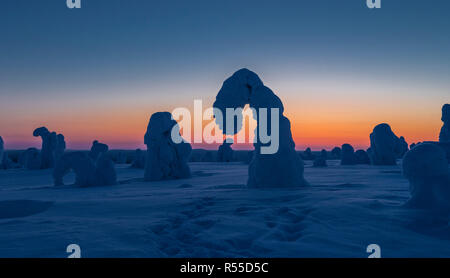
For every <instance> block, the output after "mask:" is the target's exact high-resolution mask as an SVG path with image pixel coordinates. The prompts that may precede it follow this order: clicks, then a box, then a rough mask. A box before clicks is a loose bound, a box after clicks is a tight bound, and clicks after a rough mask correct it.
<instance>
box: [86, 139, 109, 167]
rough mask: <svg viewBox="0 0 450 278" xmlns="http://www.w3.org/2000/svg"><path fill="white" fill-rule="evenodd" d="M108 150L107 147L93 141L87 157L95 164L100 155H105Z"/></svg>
mask: <svg viewBox="0 0 450 278" xmlns="http://www.w3.org/2000/svg"><path fill="white" fill-rule="evenodd" d="M108 150H109V147H108V145H106V144H103V143H100V142H98V141H97V140H95V141H94V142H92V147H91V151H90V152H89V157H90V158H91V159H92V160H93V161H94V162H95V161H97V159H98V157H99V156H100V155H101V154H102V153H106V152H107V151H108Z"/></svg>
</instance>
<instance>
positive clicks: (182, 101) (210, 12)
mask: <svg viewBox="0 0 450 278" xmlns="http://www.w3.org/2000/svg"><path fill="white" fill-rule="evenodd" d="M81 2H82V8H81V9H73V10H71V9H68V8H67V7H66V0H2V2H1V4H0V136H2V137H3V139H4V141H5V147H6V148H7V149H23V148H28V147H38V146H39V145H40V139H39V138H35V137H33V136H32V132H33V130H34V129H35V128H37V127H40V126H46V127H48V129H49V130H51V131H55V132H58V133H63V134H64V135H65V137H66V141H67V146H68V148H69V149H87V148H88V147H89V146H90V144H91V142H92V141H93V140H99V141H101V142H104V143H107V144H108V145H109V146H110V148H112V149H135V148H138V147H139V148H143V147H144V145H143V137H144V134H145V132H146V128H147V124H148V120H149V118H150V116H151V114H152V113H154V112H158V111H169V112H171V111H172V110H173V109H175V108H178V107H186V108H188V109H192V107H193V103H194V99H200V100H202V101H203V105H204V109H206V108H208V107H211V105H212V103H213V102H214V99H215V96H216V94H217V92H218V91H219V89H220V87H221V85H222V83H223V81H224V80H225V79H226V78H228V77H229V76H230V75H231V74H233V72H235V71H236V70H238V69H240V68H243V67H246V68H248V69H250V70H253V71H255V72H256V73H257V74H258V75H259V76H260V77H261V79H262V80H263V82H264V83H265V85H266V86H268V87H269V88H271V89H272V90H273V91H274V92H275V93H276V94H277V95H278V96H279V97H280V98H281V100H282V101H283V103H284V106H285V115H286V116H287V117H288V118H289V119H290V121H291V125H292V133H293V137H294V140H295V142H296V147H297V149H304V148H306V147H311V148H312V149H313V150H320V149H322V148H326V149H331V148H332V147H334V146H338V145H342V144H343V143H350V144H352V145H353V146H354V147H355V148H367V147H368V146H369V144H370V142H369V134H370V132H371V130H372V129H373V127H374V126H375V125H377V124H379V123H384V122H386V123H389V124H390V125H391V127H392V129H393V131H394V132H395V133H396V134H397V135H398V136H404V137H405V138H406V140H407V141H408V142H409V143H412V142H418V141H429V140H437V139H438V134H439V130H440V127H441V125H442V122H441V120H440V117H441V115H440V113H441V107H442V105H443V104H444V103H448V102H449V100H450V98H449V95H450V94H449V92H450V78H449V76H450V51H449V50H450V32H449V30H450V17H449V16H448V12H449V11H450V2H449V1H446V0H434V1H425V0H420V1H419V0H410V1H408V0H382V8H381V9H373V10H372V9H368V8H367V6H366V0H345V1H336V0H292V1H285V0H279V1H273V0H271V1H266V0H227V1H217V0H190V1H189V0H179V1H178V0H166V1H151V0H148V1H147V0H109V1H107V0H81ZM196 147H208V146H196Z"/></svg>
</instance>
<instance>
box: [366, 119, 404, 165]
mask: <svg viewBox="0 0 450 278" xmlns="http://www.w3.org/2000/svg"><path fill="white" fill-rule="evenodd" d="M400 153H401V144H400V139H399V138H398V137H397V136H396V135H395V134H394V132H392V129H391V127H390V126H389V125H388V124H384V123H383V124H379V125H377V126H376V127H375V128H374V129H373V132H372V133H371V134H370V152H369V156H370V160H371V162H372V164H373V165H396V164H397V162H396V159H397V157H398V156H399V154H400Z"/></svg>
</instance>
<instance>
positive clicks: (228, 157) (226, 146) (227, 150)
mask: <svg viewBox="0 0 450 278" xmlns="http://www.w3.org/2000/svg"><path fill="white" fill-rule="evenodd" d="M231 145H233V142H227V140H225V141H224V142H223V144H222V145H220V146H219V150H218V151H217V161H219V162H231V161H233V149H232V148H231ZM207 153H210V152H207Z"/></svg>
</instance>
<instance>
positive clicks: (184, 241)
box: [0, 161, 450, 257]
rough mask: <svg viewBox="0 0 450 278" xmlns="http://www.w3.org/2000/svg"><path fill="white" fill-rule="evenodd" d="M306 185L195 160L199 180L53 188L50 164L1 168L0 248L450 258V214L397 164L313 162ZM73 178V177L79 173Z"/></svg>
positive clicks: (131, 175)
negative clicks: (251, 178) (271, 184)
mask: <svg viewBox="0 0 450 278" xmlns="http://www.w3.org/2000/svg"><path fill="white" fill-rule="evenodd" d="M311 164H312V162H311V161H307V162H306V168H305V178H306V179H307V180H308V182H309V183H310V184H311V186H310V187H308V188H299V189H283V190H278V189H248V188H246V186H245V184H246V180H247V169H248V165H245V164H243V163H238V162H236V163H211V162H208V163H201V162H195V163H190V166H191V170H192V172H193V178H191V179H186V180H172V181H163V182H152V183H146V182H143V174H144V172H143V170H139V169H131V168H129V166H128V165H118V166H117V172H118V180H119V181H120V184H119V185H116V186H112V187H92V188H75V187H72V186H64V187H59V188H55V187H53V186H52V178H51V171H50V170H44V171H27V170H23V169H12V170H7V171H0V257H66V256H67V255H68V254H67V253H66V247H67V246H68V245H69V244H72V243H75V244H78V245H80V247H81V254H82V256H83V257H367V256H368V255H369V254H367V253H366V247H367V245H369V244H372V243H375V244H378V245H380V247H381V256H382V257H450V226H449V216H448V215H445V214H436V213H431V212H427V211H419V210H411V209H405V208H403V207H402V204H403V203H404V202H405V201H406V200H407V199H408V198H409V189H408V187H409V184H408V182H407V180H406V179H404V178H403V177H402V175H401V171H400V167H399V166H369V165H357V166H340V165H339V163H338V161H328V164H329V167H327V168H312V167H311ZM73 180H74V177H73V175H69V176H68V177H67V178H66V180H65V182H66V183H71V182H73Z"/></svg>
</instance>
